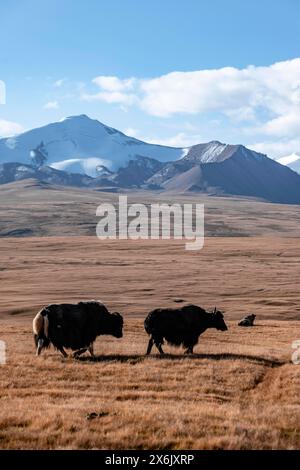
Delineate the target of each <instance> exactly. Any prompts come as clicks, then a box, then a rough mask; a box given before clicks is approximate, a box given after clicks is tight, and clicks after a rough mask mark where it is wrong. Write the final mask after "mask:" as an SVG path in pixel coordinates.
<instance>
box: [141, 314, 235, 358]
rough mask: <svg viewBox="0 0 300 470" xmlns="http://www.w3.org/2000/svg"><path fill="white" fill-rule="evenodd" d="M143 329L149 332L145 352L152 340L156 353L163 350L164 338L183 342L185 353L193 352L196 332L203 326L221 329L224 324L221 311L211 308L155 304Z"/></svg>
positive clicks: (149, 348)
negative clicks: (155, 306) (207, 310)
mask: <svg viewBox="0 0 300 470" xmlns="http://www.w3.org/2000/svg"><path fill="white" fill-rule="evenodd" d="M144 326H145V330H146V332H147V333H148V335H150V340H149V344H148V349H147V354H150V353H151V350H152V346H153V345H154V344H155V346H156V347H157V349H158V350H159V352H160V354H164V351H163V349H162V344H163V343H164V340H166V342H167V343H169V344H171V345H173V346H180V345H182V346H184V347H185V348H186V350H185V353H186V354H193V348H194V346H195V345H196V344H197V343H198V340H199V336H200V335H201V334H202V333H203V332H204V331H205V330H207V328H216V329H217V330H221V331H225V330H227V326H226V324H225V321H224V317H223V314H222V313H221V312H220V311H217V309H216V308H215V309H214V311H213V312H211V313H210V312H206V311H205V310H204V309H203V308H201V307H198V306H197V305H186V306H183V307H181V308H157V309H155V310H152V311H151V312H150V313H149V314H148V316H147V318H146V319H145V322H144Z"/></svg>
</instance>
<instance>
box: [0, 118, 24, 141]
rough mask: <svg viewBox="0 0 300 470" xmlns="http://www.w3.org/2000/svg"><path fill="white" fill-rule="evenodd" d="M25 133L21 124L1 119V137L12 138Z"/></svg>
mask: <svg viewBox="0 0 300 470" xmlns="http://www.w3.org/2000/svg"><path fill="white" fill-rule="evenodd" d="M22 131H23V127H22V126H21V124H18V123H17V122H12V121H6V120H4V119H0V137H11V136H13V135H16V134H20V132H22Z"/></svg>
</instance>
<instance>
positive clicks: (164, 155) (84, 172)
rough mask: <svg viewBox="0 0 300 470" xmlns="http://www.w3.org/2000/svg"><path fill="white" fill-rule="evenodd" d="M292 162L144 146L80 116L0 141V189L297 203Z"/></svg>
mask: <svg viewBox="0 0 300 470" xmlns="http://www.w3.org/2000/svg"><path fill="white" fill-rule="evenodd" d="M282 163H283V165H282ZM299 163H300V157H299V156H298V155H296V154H294V155H291V156H289V157H285V158H284V159H280V161H279V162H276V161H274V160H272V159H270V158H268V157H267V156H266V155H263V154H261V153H257V152H254V151H252V150H250V149H248V148H246V147H244V146H243V145H228V144H224V143H221V142H218V141H212V142H208V143H204V144H198V145H194V146H192V147H190V148H187V149H183V148H173V147H165V146H162V145H154V144H147V143H145V142H142V141H140V140H137V139H134V138H132V137H128V136H126V135H125V134H123V133H122V132H120V131H118V130H116V129H113V128H111V127H108V126H105V125H104V124H101V123H100V122H99V121H97V120H93V119H90V118H89V117H87V116H85V115H81V116H73V117H69V118H66V119H64V120H62V121H60V122H56V123H53V124H49V125H47V126H44V127H40V128H38V129H33V130H31V131H28V132H25V133H23V134H20V135H18V136H16V137H13V138H7V139H1V140H0V184H1V183H2V184H3V183H4V184H5V183H8V182H13V181H18V180H20V179H26V178H35V179H38V180H40V181H46V182H48V183H49V184H59V185H67V186H80V187H89V188H102V189H104V188H106V189H107V188H110V189H112V190H119V189H120V188H135V189H138V188H144V189H157V190H160V191H172V192H176V193H183V192H191V191H196V192H199V193H206V194H214V195H236V196H243V197H254V198H261V199H264V200H267V201H271V202H277V203H288V204H300V175H299V174H297V173H296V172H295V171H292V170H291V169H290V168H289V166H290V167H291V168H293V169H297V167H296V165H299ZM292 165H293V166H292Z"/></svg>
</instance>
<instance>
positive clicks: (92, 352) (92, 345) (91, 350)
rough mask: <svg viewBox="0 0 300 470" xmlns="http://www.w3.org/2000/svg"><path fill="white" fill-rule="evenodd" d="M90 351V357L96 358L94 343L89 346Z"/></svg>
mask: <svg viewBox="0 0 300 470" xmlns="http://www.w3.org/2000/svg"><path fill="white" fill-rule="evenodd" d="M88 351H89V353H90V355H91V356H92V357H95V354H94V343H91V344H90V345H89V347H88Z"/></svg>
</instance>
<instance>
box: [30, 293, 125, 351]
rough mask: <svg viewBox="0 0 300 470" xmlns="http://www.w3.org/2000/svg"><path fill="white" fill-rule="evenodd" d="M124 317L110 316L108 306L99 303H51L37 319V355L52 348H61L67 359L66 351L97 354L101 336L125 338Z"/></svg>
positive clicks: (35, 320)
mask: <svg viewBox="0 0 300 470" xmlns="http://www.w3.org/2000/svg"><path fill="white" fill-rule="evenodd" d="M122 329H123V318H122V316H121V315H120V314H119V313H117V312H114V313H109V311H108V310H107V308H106V307H105V305H103V304H102V303H101V302H97V301H94V300H93V301H89V302H79V303H78V304H51V305H48V306H47V307H45V308H43V309H42V310H41V311H40V312H39V313H38V314H37V315H36V316H35V318H34V320H33V335H34V341H35V345H36V354H37V356H39V355H40V353H41V351H42V350H43V349H45V348H48V347H49V346H50V343H52V344H53V346H54V347H55V348H56V349H58V350H59V351H60V352H61V353H62V355H63V356H64V357H67V353H66V351H65V350H64V348H69V349H72V350H73V351H75V353H74V357H78V356H79V355H80V354H82V353H84V352H85V351H87V350H88V351H89V352H90V354H91V356H93V355H94V352H93V343H94V341H95V339H96V338H97V336H99V335H112V336H115V337H116V338H121V337H122V336H123V332H122Z"/></svg>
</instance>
